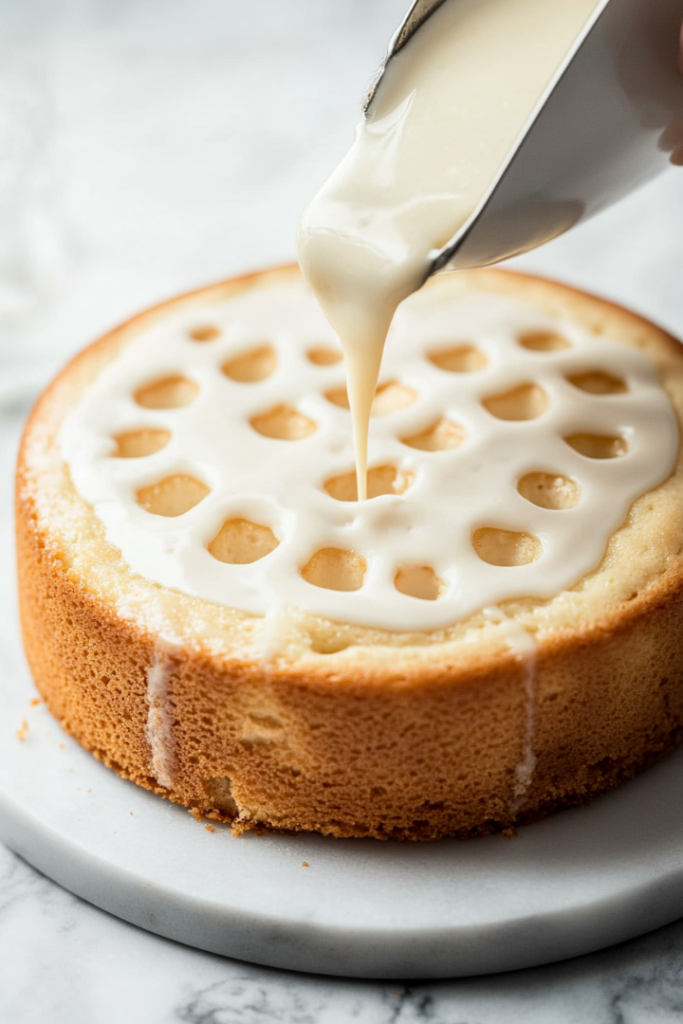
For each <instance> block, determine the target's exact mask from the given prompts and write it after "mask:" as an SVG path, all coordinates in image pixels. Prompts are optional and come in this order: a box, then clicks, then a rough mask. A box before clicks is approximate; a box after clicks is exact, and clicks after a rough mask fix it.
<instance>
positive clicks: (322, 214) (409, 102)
mask: <svg viewBox="0 0 683 1024" xmlns="http://www.w3.org/2000/svg"><path fill="white" fill-rule="evenodd" d="M596 4H597V0H571V3H568V2H567V0H458V2H457V3H445V4H443V6H442V7H440V8H439V9H438V10H437V11H436V12H435V13H434V14H432V15H431V17H430V18H429V19H428V20H427V22H426V23H425V24H424V25H423V26H422V27H421V28H420V29H419V30H418V31H417V32H416V34H415V35H414V36H413V37H412V38H411V40H410V41H409V43H408V44H407V45H406V46H405V47H404V48H403V49H402V50H401V51H400V52H399V53H398V54H397V55H396V56H395V57H394V58H393V59H392V60H391V61H390V62H389V64H388V66H387V69H386V71H385V73H384V76H383V78H382V81H381V83H380V86H379V88H378V90H377V93H376V95H375V97H374V99H373V101H372V104H371V106H370V109H369V111H368V113H367V117H366V119H365V120H364V121H362V122H361V123H360V124H359V125H358V128H357V130H356V139H355V142H354V145H353V147H352V148H351V150H350V151H349V153H348V154H347V156H346V157H345V158H344V160H343V161H342V163H341V164H340V165H339V167H338V168H337V169H336V170H335V171H334V173H333V174H332V176H331V177H330V178H329V179H328V181H327V182H326V183H325V185H324V186H323V188H322V189H321V190H320V192H319V193H318V195H317V196H316V197H315V199H314V200H313V202H312V203H311V204H310V206H309V207H308V209H307V210H306V211H305V212H304V215H303V217H302V220H301V224H300V228H299V262H300V264H301V268H302V270H303V272H304V274H305V275H306V277H307V279H308V280H309V282H310V283H311V285H312V287H313V289H314V291H315V293H316V296H317V298H318V301H319V303H320V305H321V307H322V309H323V310H324V311H325V314H326V316H327V317H328V319H329V321H330V323H331V324H332V326H333V328H334V329H335V330H336V331H337V332H338V334H339V337H340V340H341V343H342V347H343V349H344V353H345V356H346V363H347V368H348V376H349V396H350V400H351V409H352V412H353V429H354V436H355V444H356V465H357V473H358V493H359V494H360V495H361V496H362V497H364V496H365V494H364V487H365V479H366V452H367V436H368V425H369V421H370V406H371V404H372V398H373V395H374V392H375V386H376V384H377V379H378V375H379V371H380V365H381V361H382V350H383V347H384V341H385V338H386V334H387V330H388V327H389V324H390V323H391V319H392V317H393V315H394V312H395V310H396V307H397V305H398V304H399V303H400V302H401V301H402V300H403V299H405V298H406V296H408V295H410V294H411V293H412V292H414V291H416V289H418V288H419V287H420V286H421V285H422V284H423V282H424V280H425V278H426V276H427V273H428V270H429V265H430V263H431V260H432V258H433V256H434V254H435V251H437V250H438V249H440V248H441V247H442V246H443V245H445V244H446V243H447V242H448V241H449V239H451V238H452V237H453V236H454V235H455V234H457V232H458V231H459V230H460V228H461V227H462V226H463V225H464V224H465V223H466V221H467V220H468V219H469V217H470V216H471V215H472V214H473V213H474V211H475V210H476V208H477V207H478V205H479V203H480V201H481V200H482V199H483V198H484V196H485V195H486V193H487V191H488V189H489V188H490V186H491V184H492V183H493V181H494V179H495V177H496V174H497V172H498V170H499V168H500V166H501V164H502V163H503V160H504V158H505V157H506V155H507V153H508V152H509V151H510V149H511V148H512V146H513V144H514V142H515V140H516V139H517V137H518V136H519V134H520V132H521V131H522V129H523V127H524V125H525V123H526V121H527V120H528V119H529V117H530V115H531V114H532V112H533V110H534V108H535V107H536V105H537V104H538V102H539V100H540V99H541V97H542V96H543V93H544V91H545V89H546V88H547V86H548V84H549V83H550V82H551V80H552V78H553V76H554V74H555V73H556V72H557V70H558V68H559V67H560V65H561V63H562V61H563V59H564V58H565V57H566V55H567V52H568V51H569V49H570V47H571V44H572V43H573V42H574V41H575V39H576V37H577V36H578V34H579V32H580V30H581V29H582V28H583V26H584V24H585V23H586V21H587V19H588V18H589V16H590V15H591V14H592V13H593V11H594V9H595V7H596Z"/></svg>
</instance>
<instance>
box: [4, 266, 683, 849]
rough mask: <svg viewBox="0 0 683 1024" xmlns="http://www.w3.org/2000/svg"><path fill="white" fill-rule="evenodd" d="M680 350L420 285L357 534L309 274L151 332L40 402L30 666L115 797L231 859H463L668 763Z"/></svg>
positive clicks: (28, 499) (539, 301) (379, 401)
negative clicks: (265, 848) (373, 842)
mask: <svg viewBox="0 0 683 1024" xmlns="http://www.w3.org/2000/svg"><path fill="white" fill-rule="evenodd" d="M682 421H683V349H681V347H680V346H679V344H678V342H676V341H675V340H674V339H673V338H671V337H670V336H669V335H667V334H665V333H664V332H663V331H662V330H660V329H659V328H657V327H655V326H654V325H652V324H651V323H649V322H647V321H645V320H643V319H641V318H640V317H638V316H636V315H634V314H632V313H630V312H628V311H626V310H624V309H621V308H619V307H617V306H614V305H612V304H610V303H608V302H605V301H603V300H600V299H597V298H594V297H591V296H589V295H586V294H583V293H580V292H577V291H575V290H572V289H570V288H567V287H564V286H561V285H559V284H555V283H552V282H549V281H544V280H541V279H537V278H531V277H525V276H523V275H517V274H512V273H508V272H504V271H492V270H486V271H472V272H461V273H458V274H452V275H440V276H438V277H437V278H435V279H433V280H431V281H430V282H428V284H427V285H426V286H425V287H424V288H423V289H422V291H421V292H419V293H418V294H416V295H415V296H413V297H412V298H411V299H409V300H408V301H407V302H406V303H404V305H403V306H402V307H401V308H400V309H399V311H398V314H397V317H396V320H395V322H394V325H393V326H392V328H391V331H390V334H389V339H388V342H387V348H386V353H385V360H384V364H383V371H382V376H381V378H380V386H379V388H378V391H377V394H376V398H375V405H374V406H373V420H372V425H371V434H370V447H369V467H370V469H369V474H368V500H367V501H365V502H358V501H357V500H356V496H357V490H356V478H355V473H354V462H353V445H352V439H351V429H350V417H349V412H348V399H347V396H346V389H345V376H344V366H343V362H341V355H340V351H339V348H338V343H337V341H336V338H335V337H334V335H333V334H332V332H331V329H330V328H329V326H328V325H327V324H326V322H325V320H324V318H323V316H322V314H321V313H320V312H319V310H318V309H317V307H316V304H315V302H314V300H313V298H312V296H311V294H310V292H309V290H308V288H307V286H306V285H305V284H304V283H303V281H302V279H301V276H300V274H299V271H298V270H297V269H296V268H293V267H285V268H280V269H276V270H271V271H264V272H262V273H258V274H253V275H250V276H246V277H242V278H238V279H235V280H231V281H227V282H224V283H221V284H218V285H215V286H212V287H210V288H206V289H204V290H201V291H199V292H195V293H192V294H190V295H186V296H182V297H180V298H178V299H174V300H172V301H171V302H168V303H165V304H163V305H161V306H159V307H156V308H154V309H152V310H150V311H148V312H145V313H143V314H141V315H140V316H138V317H136V318H134V319H133V320H131V321H129V322H128V323H126V324H124V325H123V326H121V327H120V328H118V329H116V330H115V331H113V332H112V333H110V334H108V335H107V336H106V337H104V338H102V339H100V340H99V341H98V342H96V343H95V344H94V345H92V346H90V347H89V348H88V349H86V350H85V351H84V352H83V353H82V354H80V355H79V356H77V358H76V359H74V360H73V362H72V363H71V364H70V365H69V366H67V368H66V369H65V370H64V371H63V372H62V373H61V374H60V375H59V377H58V378H57V379H56V380H55V381H54V383H53V384H52V385H51V386H50V387H49V388H48V390H47V391H46V393H45V394H44V395H43V396H42V398H41V399H40V400H39V402H38V404H37V406H36V408H35V410H34V412H33V414H32V416H31V418H30V420H29V422H28V425H27V427H26V432H25V435H24V439H23V443H22V447H21V451H20V456H19V465H18V473H17V541H18V572H19V595H20V605H21V618H22V626H23V632H24V642H25V647H26V653H27V656H28V660H29V663H30V666H31V670H32V672H33V675H34V678H35V681H36V684H37V686H38V688H39V690H40V692H41V694H42V695H43V696H44V698H45V700H46V702H47V704H48V706H49V708H50V710H51V712H52V713H53V715H55V717H56V718H57V719H58V720H59V721H60V723H61V724H62V726H63V727H64V728H65V729H66V730H67V731H68V732H69V733H70V734H71V735H72V736H74V737H75V739H76V740H77V741H78V742H79V743H80V744H81V745H82V746H84V747H85V748H86V749H88V750H90V751H91V752H92V753H93V754H94V755H95V756H96V757H97V758H99V759H100V760H102V761H104V762H105V763H106V764H107V765H109V766H110V767H111V768H113V769H115V770H116V771H117V772H119V774H121V775H122V776H124V777H125V778H128V779H132V780H133V781H134V782H136V783H138V784H139V785H142V786H145V787H147V788H149V789H152V790H154V791H155V792H157V793H160V794H161V795H163V796H166V797H169V798H170V799H171V800H174V801H176V802H178V803H181V804H184V805H186V806H187V807H188V808H190V809H191V810H192V811H193V812H194V813H195V814H197V815H201V816H205V817H208V818H213V819H217V820H221V821H230V822H232V825H233V829H234V830H235V831H236V832H240V831H243V830H245V829H267V830H307V831H319V832H323V833H326V834H330V835H335V836H374V837H377V838H381V839H386V838H400V839H413V840H418V839H436V838H439V837H442V836H463V837H465V836H474V835H477V834H481V833H486V832H491V831H495V830H500V829H506V828H510V827H513V826H514V825H516V824H519V823H524V822H527V821H532V820H534V819H538V818H541V817H543V816H545V815H547V814H548V813H551V812H553V811H555V810H557V809H559V808H561V807H563V806H566V805H572V804H577V803H584V802H587V801H589V800H591V799H593V798H594V797H595V796H597V795H598V794H600V793H601V792H603V791H605V790H607V789H609V788H611V787H613V786H615V785H616V784H618V783H619V782H621V781H622V780H624V779H627V778H628V777H630V776H632V775H633V774H634V773H636V772H638V771H640V770H642V769H644V768H646V767H647V766H648V765H650V764H652V763H653V762H654V761H656V760H658V759H659V758H661V757H662V756H663V755H664V754H666V753H667V752H668V751H669V750H671V749H672V748H673V747H674V746H675V745H676V744H677V743H679V742H680V740H681V738H682V737H683V731H682V730H683V553H682V552H683V458H682V456H681V453H680V450H679V432H680V426H681V422H682Z"/></svg>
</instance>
